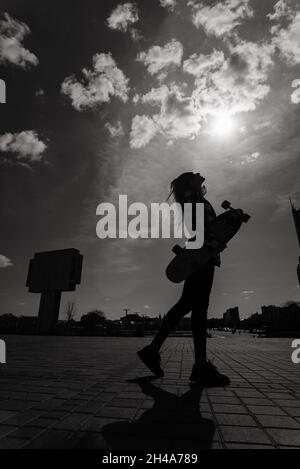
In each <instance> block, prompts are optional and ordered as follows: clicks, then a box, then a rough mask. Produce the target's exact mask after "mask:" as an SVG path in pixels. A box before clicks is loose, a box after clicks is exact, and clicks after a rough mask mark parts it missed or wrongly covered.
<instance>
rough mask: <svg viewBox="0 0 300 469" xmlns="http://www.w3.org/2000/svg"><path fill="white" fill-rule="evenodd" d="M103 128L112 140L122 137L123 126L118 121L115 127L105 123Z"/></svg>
mask: <svg viewBox="0 0 300 469" xmlns="http://www.w3.org/2000/svg"><path fill="white" fill-rule="evenodd" d="M105 128H106V129H107V130H108V132H109V133H110V136H111V137H113V138H116V137H122V135H124V130H123V126H122V123H121V122H120V121H118V122H116V124H115V125H113V124H111V123H110V122H106V124H105Z"/></svg>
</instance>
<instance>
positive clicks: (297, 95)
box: [291, 79, 300, 104]
mask: <svg viewBox="0 0 300 469" xmlns="http://www.w3.org/2000/svg"><path fill="white" fill-rule="evenodd" d="M292 88H296V89H295V91H293V93H292V95H291V101H292V103H294V104H299V103H300V79H298V80H294V81H293V83H292Z"/></svg>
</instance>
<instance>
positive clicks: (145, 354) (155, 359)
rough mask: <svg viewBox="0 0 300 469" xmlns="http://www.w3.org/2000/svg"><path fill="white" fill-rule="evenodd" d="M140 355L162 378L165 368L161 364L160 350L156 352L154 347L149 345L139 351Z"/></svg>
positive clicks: (150, 368)
mask: <svg viewBox="0 0 300 469" xmlns="http://www.w3.org/2000/svg"><path fill="white" fill-rule="evenodd" d="M137 354H138V357H139V358H140V359H141V360H142V362H143V363H144V364H145V365H146V366H147V367H148V368H149V370H150V371H151V372H152V373H154V374H155V375H156V376H157V377H159V378H161V377H162V376H163V375H164V372H163V370H162V369H161V366H160V355H159V353H158V352H154V351H153V350H152V348H151V347H150V346H149V345H147V346H146V347H144V348H142V349H141V350H139V351H138V352H137Z"/></svg>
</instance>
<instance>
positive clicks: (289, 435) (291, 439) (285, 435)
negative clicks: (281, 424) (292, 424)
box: [268, 428, 300, 447]
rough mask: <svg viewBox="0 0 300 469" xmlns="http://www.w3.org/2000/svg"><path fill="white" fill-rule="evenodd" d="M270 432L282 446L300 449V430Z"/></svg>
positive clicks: (271, 429) (270, 430) (275, 430)
mask: <svg viewBox="0 0 300 469" xmlns="http://www.w3.org/2000/svg"><path fill="white" fill-rule="evenodd" d="M268 432H269V433H270V435H271V436H272V437H273V438H274V440H275V441H276V442H277V443H278V444H280V445H285V446H297V447H300V432H299V430H290V429H289V430H288V429H273V428H270V429H269V430H268Z"/></svg>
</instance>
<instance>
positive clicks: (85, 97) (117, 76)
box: [61, 53, 129, 111]
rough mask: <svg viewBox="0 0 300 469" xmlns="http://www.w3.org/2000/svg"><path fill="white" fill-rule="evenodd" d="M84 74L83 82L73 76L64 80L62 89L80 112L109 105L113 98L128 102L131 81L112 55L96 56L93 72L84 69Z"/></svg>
mask: <svg viewBox="0 0 300 469" xmlns="http://www.w3.org/2000/svg"><path fill="white" fill-rule="evenodd" d="M82 73H83V77H84V78H83V80H82V82H80V81H77V80H76V78H75V77H74V76H71V77H68V78H66V79H65V80H64V82H63V84H62V87H61V91H62V93H63V94H65V95H66V96H69V97H70V99H71V101H72V105H73V106H74V107H75V109H77V110H78V111H83V110H84V109H87V108H93V107H95V106H98V105H99V104H102V103H107V102H109V101H110V99H111V97H112V96H116V97H118V98H120V99H121V100H122V101H123V102H126V101H127V99H128V92H129V88H128V82H129V80H128V78H126V76H125V75H124V73H123V72H122V70H120V69H119V68H118V67H117V64H116V62H115V60H114V59H113V57H112V56H111V54H110V53H109V54H96V55H94V57H93V70H87V69H86V68H84V69H83V70H82Z"/></svg>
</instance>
